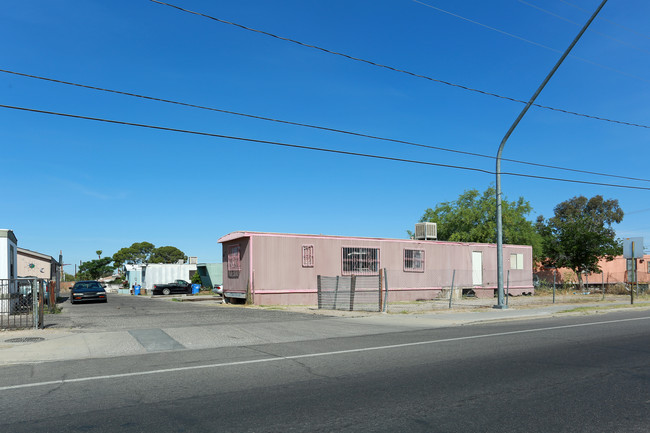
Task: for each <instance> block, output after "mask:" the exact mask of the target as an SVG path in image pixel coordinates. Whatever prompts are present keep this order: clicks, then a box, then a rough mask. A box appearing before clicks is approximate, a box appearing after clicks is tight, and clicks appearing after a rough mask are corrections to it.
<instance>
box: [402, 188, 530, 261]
mask: <svg viewBox="0 0 650 433" xmlns="http://www.w3.org/2000/svg"><path fill="white" fill-rule="evenodd" d="M501 206H502V208H501V209H502V217H503V218H502V221H503V243H504V244H514V245H531V246H532V247H533V257H534V258H535V260H539V259H540V258H541V254H542V239H541V236H540V235H539V234H538V233H537V230H536V229H535V225H534V224H533V222H532V221H529V220H527V219H526V216H527V215H528V214H530V212H531V211H532V207H531V205H530V203H529V202H528V201H526V200H524V198H523V197H519V199H518V200H517V201H508V200H507V199H506V198H505V197H503V198H502V200H501ZM420 222H434V223H437V225H438V239H440V240H443V241H452V242H483V243H496V241H497V229H496V227H497V226H496V191H495V188H494V187H492V186H490V187H488V188H487V189H486V190H485V191H484V192H483V194H481V193H479V191H478V190H476V189H470V190H467V191H465V192H464V193H462V194H461V195H460V196H459V197H458V199H457V200H455V201H449V202H443V203H439V204H437V205H436V207H435V208H434V209H431V208H429V209H427V210H426V211H425V212H424V215H422V218H420ZM409 234H412V233H411V232H409Z"/></svg>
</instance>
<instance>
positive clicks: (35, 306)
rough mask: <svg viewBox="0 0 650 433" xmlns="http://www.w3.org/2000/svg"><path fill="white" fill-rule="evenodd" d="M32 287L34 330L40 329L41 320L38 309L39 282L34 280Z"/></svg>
mask: <svg viewBox="0 0 650 433" xmlns="http://www.w3.org/2000/svg"><path fill="white" fill-rule="evenodd" d="M31 286H32V321H33V324H34V329H38V319H39V316H40V314H39V312H38V310H39V308H38V304H39V296H38V293H39V290H38V280H32V282H31Z"/></svg>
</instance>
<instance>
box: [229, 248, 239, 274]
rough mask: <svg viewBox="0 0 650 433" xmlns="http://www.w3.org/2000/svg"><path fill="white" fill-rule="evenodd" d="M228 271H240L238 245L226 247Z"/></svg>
mask: <svg viewBox="0 0 650 433" xmlns="http://www.w3.org/2000/svg"><path fill="white" fill-rule="evenodd" d="M228 271H229V272H230V271H241V258H240V257H239V245H231V246H229V247H228Z"/></svg>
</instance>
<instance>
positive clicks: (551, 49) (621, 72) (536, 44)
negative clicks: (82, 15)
mask: <svg viewBox="0 0 650 433" xmlns="http://www.w3.org/2000/svg"><path fill="white" fill-rule="evenodd" d="M151 1H155V0H151ZM412 1H413V2H415V3H418V4H421V5H423V6H426V7H428V8H431V9H434V10H437V11H439V12H443V13H445V14H448V15H451V16H453V17H456V18H459V19H461V20H464V21H467V22H470V23H472V24H476V25H479V26H481V27H484V28H486V29H489V30H492V31H495V32H498V33H501V34H503V35H506V36H509V37H512V38H515V39H519V40H520V41H524V42H526V43H529V44H532V45H535V46H538V47H541V48H544V49H547V50H550V51H554V52H556V53H562V50H558V49H556V48H552V47H549V46H547V45H543V44H540V43H538V42H534V41H531V40H529V39H525V38H522V37H521V36H517V35H514V34H512V33H508V32H505V31H503V30H499V29H497V28H495V27H491V26H488V25H487V24H483V23H480V22H478V21H474V20H471V19H469V18H465V17H463V16H461V15H458V14H455V13H453V12H449V11H446V10H444V9H441V8H439V7H436V6H433V5H431V4H429V3H424V2H422V1H419V0H412ZM569 57H571V58H573V59H576V60H580V61H581V62H585V63H589V64H591V65H594V66H598V67H599V68H602V69H606V70H609V71H612V72H616V73H618V74H621V75H625V76H626V77H630V78H634V79H635V80H639V81H644V82H646V83H650V80H647V79H645V78H643V77H639V76H637V75H634V74H630V73H628V72H625V71H622V70H620V69H616V68H612V67H610V66H606V65H603V64H600V63H597V62H594V61H593V60H589V59H585V58H584V57H578V56H576V55H573V54H572V55H570V56H569Z"/></svg>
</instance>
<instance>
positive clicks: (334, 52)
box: [150, 0, 650, 129]
mask: <svg viewBox="0 0 650 433" xmlns="http://www.w3.org/2000/svg"><path fill="white" fill-rule="evenodd" d="M150 1H151V2H153V3H158V4H161V5H165V6H169V7H171V8H174V9H178V10H180V11H183V12H187V13H190V14H193V15H198V16H202V17H204V18H208V19H211V20H214V21H218V22H220V23H224V24H229V25H232V26H235V27H239V28H241V29H244V30H248V31H251V32H255V33H260V34H263V35H266V36H270V37H272V38H276V39H280V40H283V41H286V42H291V43H294V44H297V45H300V46H303V47H308V48H313V49H315V50H319V51H322V52H325V53H328V54H332V55H335V56H341V57H345V58H346V59H349V60H354V61H357V62H361V63H366V64H368V65H372V66H376V67H378V68H384V69H388V70H390V71H394V72H399V73H402V74H406V75H410V76H412V77H416V78H422V79H425V80H429V81H432V82H435V83H439V84H444V85H446V86H450V87H456V88H459V89H463V90H467V91H469V92H475V93H480V94H482V95H487V96H493V97H495V98H499V99H504V100H506V101H512V102H518V103H520V104H526V103H527V101H524V100H522V99H517V98H513V97H510V96H504V95H500V94H498V93H494V92H489V91H487V90H481V89H476V88H473V87H469V86H465V85H463V84H457V83H453V82H451V81H445V80H441V79H438V78H433V77H429V76H427V75H422V74H417V73H415V72H410V71H407V70H404V69H399V68H396V67H393V66H388V65H384V64H381V63H377V62H373V61H371V60H366V59H362V58H359V57H354V56H351V55H349V54H344V53H340V52H337V51H332V50H329V49H327V48H322V47H319V46H316V45H311V44H307V43H304V42H300V41H297V40H295V39H290V38H285V37H283V36H278V35H274V34H273V33H269V32H265V31H263V30H257V29H254V28H251V27H246V26H244V25H242V24H237V23H234V22H231V21H226V20H222V19H220V18H216V17H213V16H210V15H206V14H203V13H200V12H194V11H191V10H189V9H184V8H181V7H179V6H175V5H172V4H169V3H164V2H161V1H158V0H150ZM533 106H534V107H538V108H544V109H546V110H551V111H557V112H559V113H564V114H571V115H574V116H580V117H586V118H588V119H593V120H600V121H603V122H610V123H616V124H619V125H626V126H635V127H637V128H646V129H650V126H648V125H643V124H640V123H633V122H626V121H621V120H613V119H608V118H606V117H600V116H593V115H590V114H584V113H578V112H576V111H570V110H565V109H562V108H555V107H550V106H548V105H541V104H533Z"/></svg>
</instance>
